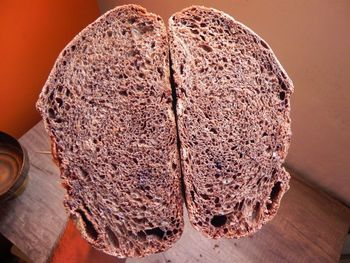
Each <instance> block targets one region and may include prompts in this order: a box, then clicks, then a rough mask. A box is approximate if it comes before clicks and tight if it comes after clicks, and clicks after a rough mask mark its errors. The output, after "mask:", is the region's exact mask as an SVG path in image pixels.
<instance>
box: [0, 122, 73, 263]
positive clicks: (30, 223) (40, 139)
mask: <svg viewBox="0 0 350 263" xmlns="http://www.w3.org/2000/svg"><path fill="white" fill-rule="evenodd" d="M20 143H21V144H22V145H23V146H24V147H25V148H26V149H27V151H28V155H29V161H30V168H29V179H28V184H27V187H26V189H25V191H24V192H23V193H22V195H20V196H19V197H18V198H16V199H13V200H10V201H8V202H7V203H5V204H1V205H0V232H1V233H2V234H3V235H4V236H5V237H6V238H7V239H9V240H10V241H11V242H12V243H13V244H15V245H16V246H17V247H18V248H19V249H20V250H21V251H22V252H23V253H24V254H26V255H27V256H28V257H29V258H30V259H31V260H32V261H33V262H35V263H42V262H47V260H48V258H49V256H50V254H51V251H52V250H53V249H54V247H55V244H56V242H57V239H58V237H59V236H60V234H61V232H62V231H63V229H64V227H65V224H66V221H67V214H66V212H65V210H64V207H63V204H62V201H63V196H64V190H63V187H61V185H60V181H59V170H58V168H57V167H56V165H55V164H54V163H53V162H52V158H51V154H50V152H49V151H50V144H49V138H48V135H47V134H46V132H45V131H44V126H43V123H42V122H39V123H38V124H37V125H36V126H34V127H33V128H32V129H31V130H30V131H28V132H27V133H26V134H25V135H24V136H23V137H21V139H20Z"/></svg>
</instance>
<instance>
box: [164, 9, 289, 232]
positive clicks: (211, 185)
mask: <svg viewBox="0 0 350 263" xmlns="http://www.w3.org/2000/svg"><path fill="white" fill-rule="evenodd" d="M169 34H170V40H169V41H170V52H171V61H172V68H173V72H174V73H173V76H174V82H175V87H176V95H177V105H176V111H177V123H178V126H177V127H178V131H179V138H180V143H181V150H180V152H181V166H182V172H183V176H184V184H185V190H186V203H187V209H188V212H189V217H190V222H191V223H192V224H193V226H194V227H195V228H196V229H197V230H200V231H201V232H202V233H204V234H205V235H206V236H208V237H211V238H219V237H227V238H238V237H242V236H246V235H250V234H252V233H254V232H256V231H257V230H258V229H260V228H261V226H262V225H263V224H264V223H266V222H267V221H269V220H271V219H272V218H273V216H274V215H275V214H276V212H277V209H278V207H279V204H280V201H281V198H282V196H283V194H284V193H285V192H286V191H287V190H288V188H289V186H288V182H289V178H290V176H289V174H288V173H287V172H286V170H285V169H284V168H283V167H282V164H283V161H284V160H285V158H286V154H287V150H288V147H289V144H290V138H291V125H290V116H289V115H290V96H291V94H292V92H293V84H292V81H291V80H290V78H289V77H288V76H287V74H286V72H285V71H284V69H283V68H282V66H281V65H280V63H279V62H278V60H277V58H276V57H275V55H274V53H273V52H272V50H271V48H270V47H269V45H268V44H267V43H266V42H265V41H264V40H263V39H262V38H261V37H259V36H258V35H257V34H255V33H254V32H253V31H252V30H250V29H249V28H247V27H246V26H244V25H243V24H241V23H239V22H237V21H236V20H234V19H233V18H232V17H230V16H229V15H227V14H225V13H223V12H220V11H217V10H215V9H211V8H205V7H200V6H193V7H190V8H187V9H184V10H182V11H181V12H179V13H176V14H174V15H173V16H172V17H171V18H170V19H169Z"/></svg>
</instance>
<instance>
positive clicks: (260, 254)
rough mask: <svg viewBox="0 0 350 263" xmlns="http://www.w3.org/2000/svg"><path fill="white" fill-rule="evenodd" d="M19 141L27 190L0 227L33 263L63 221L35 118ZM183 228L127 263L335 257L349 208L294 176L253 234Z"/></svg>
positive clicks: (42, 258)
mask: <svg viewBox="0 0 350 263" xmlns="http://www.w3.org/2000/svg"><path fill="white" fill-rule="evenodd" d="M20 142H21V143H22V145H23V146H24V147H25V148H26V149H27V150H28V152H29V158H30V164H31V168H30V173H29V181H28V186H27V189H26V190H25V192H24V193H23V194H22V195H21V196H20V197H19V198H17V199H14V200H12V201H10V202H9V203H7V205H5V206H1V207H0V232H1V233H2V234H3V235H4V236H5V237H7V238H8V239H9V240H10V241H12V242H13V243H14V244H15V245H16V246H17V247H18V248H19V249H20V250H22V252H24V253H25V254H26V255H28V257H29V258H31V259H32V260H33V262H35V263H41V262H46V261H47V260H48V258H49V256H50V254H51V253H52V250H53V249H54V247H55V244H56V242H57V239H58V238H59V236H60V235H61V233H62V231H63V229H64V226H65V224H66V222H67V215H66V213H65V211H64V208H63V205H62V200H63V196H64V191H63V189H62V187H61V186H60V183H59V171H58V169H57V168H56V166H55V165H54V164H53V162H52V160H51V156H50V155H49V154H47V153H45V152H47V151H49V149H50V146H49V140H48V136H47V135H46V133H45V131H44V129H43V124H42V123H38V124H37V125H36V126H35V127H34V128H33V129H31V130H30V131H29V132H28V133H26V134H25V135H24V136H23V137H22V138H21V139H20ZM185 221H186V224H185V231H184V234H183V236H182V237H181V239H180V241H179V242H177V243H176V244H175V245H174V247H173V248H171V249H169V250H168V251H166V252H164V253H160V254H156V255H153V256H149V257H146V258H144V259H127V260H126V262H127V263H143V262H147V263H156V262H164V263H170V262H172V263H177V262H179V263H180V262H181V263H184V262H203V263H204V262H206V263H211V262H213V263H214V262H215V263H216V262H223V263H226V262H259V263H260V262H293V263H294V262H337V261H338V259H339V256H340V252H341V248H342V245H343V242H344V238H345V236H346V234H347V231H348V229H349V226H350V209H349V208H348V207H346V206H344V205H343V204H341V203H339V202H338V201H336V200H334V199H333V198H331V197H329V196H327V195H325V194H323V193H322V192H321V191H318V190H315V189H313V188H311V187H310V186H308V185H306V184H304V183H303V182H301V181H299V180H297V179H292V181H291V189H290V190H289V191H288V193H287V194H286V195H285V197H284V199H283V201H282V205H281V208H280V210H279V212H278V214H277V216H276V217H275V219H274V220H273V221H272V222H271V223H269V224H267V225H265V226H264V227H263V228H262V229H261V230H260V231H259V232H258V233H257V234H256V235H254V236H253V237H251V238H242V239H239V240H227V239H221V240H210V239H207V238H204V237H203V236H202V235H201V234H200V233H198V232H196V231H195V230H194V229H193V228H192V227H191V226H190V224H189V223H188V219H187V215H186V216H185Z"/></svg>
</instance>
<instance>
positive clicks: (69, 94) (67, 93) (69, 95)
mask: <svg viewBox="0 0 350 263" xmlns="http://www.w3.org/2000/svg"><path fill="white" fill-rule="evenodd" d="M66 96H67V97H71V92H70V90H69V89H66Z"/></svg>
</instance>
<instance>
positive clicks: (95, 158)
mask: <svg viewBox="0 0 350 263" xmlns="http://www.w3.org/2000/svg"><path fill="white" fill-rule="evenodd" d="M168 52H169V50H168V39H167V32H166V28H165V26H164V23H163V21H162V20H161V18H160V17H159V16H156V15H154V14H151V13H148V12H147V11H146V10H145V9H144V8H141V7H139V6H135V5H126V6H120V7H117V8H115V9H113V10H111V11H110V12H108V13H106V14H105V15H103V16H102V17H100V18H99V19H97V20H96V21H95V22H94V23H92V24H91V25H89V26H88V27H87V28H86V29H84V30H83V31H82V32H81V33H79V34H78V35H77V36H76V37H75V38H74V39H73V40H72V42H70V43H69V44H68V45H67V47H66V48H64V50H63V51H62V52H61V54H60V55H59V57H58V59H57V61H56V63H55V65H54V68H53V70H52V71H51V73H50V75H49V78H48V80H47V82H46V84H45V86H44V88H43V90H42V92H41V94H40V97H39V100H38V102H37V108H38V110H39V111H40V113H41V115H42V117H43V120H44V123H45V127H46V129H47V131H48V133H49V135H50V137H51V139H52V146H53V147H52V150H53V155H54V157H55V159H57V162H58V164H59V168H60V170H61V177H62V179H63V182H64V183H63V184H64V186H65V188H66V190H67V195H66V197H65V201H64V203H65V206H66V208H67V209H68V210H69V212H70V214H71V215H72V216H73V218H75V221H76V223H77V226H78V228H79V229H80V230H81V232H82V235H83V237H84V238H85V239H86V240H87V241H88V242H89V243H90V244H92V245H93V246H94V247H95V248H97V249H100V250H102V251H104V252H106V253H108V254H111V255H114V256H118V257H141V256H145V255H148V254H152V253H156V252H160V251H164V250H166V249H167V248H169V247H170V246H172V245H173V244H174V242H175V241H176V240H177V239H179V237H180V236H181V233H182V231H183V213H182V200H181V189H180V165H179V157H178V150H177V138H176V126H175V119H174V114H173V111H172V97H171V86H170V83H169V61H168Z"/></svg>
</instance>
